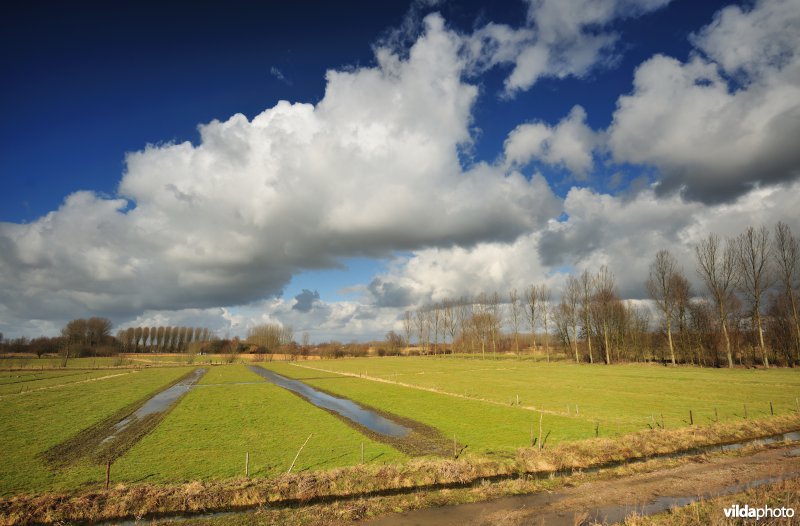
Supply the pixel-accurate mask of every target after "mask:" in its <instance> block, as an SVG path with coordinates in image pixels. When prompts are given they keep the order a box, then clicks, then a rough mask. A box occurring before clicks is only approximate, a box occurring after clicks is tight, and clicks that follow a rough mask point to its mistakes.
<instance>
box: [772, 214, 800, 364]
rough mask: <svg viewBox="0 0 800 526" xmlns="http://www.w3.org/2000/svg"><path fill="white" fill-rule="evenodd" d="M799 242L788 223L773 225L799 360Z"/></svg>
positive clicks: (777, 261) (779, 268)
mask: <svg viewBox="0 0 800 526" xmlns="http://www.w3.org/2000/svg"><path fill="white" fill-rule="evenodd" d="M799 245H800V243H798V240H797V238H796V237H795V236H793V235H792V231H791V230H790V229H789V225H787V224H786V223H784V222H779V223H778V224H777V225H775V240H774V250H773V254H774V255H775V262H776V264H777V265H776V266H777V268H778V278H779V279H780V282H781V285H783V291H784V294H785V295H786V298H787V300H788V301H789V308H790V311H791V313H792V321H793V322H794V331H793V332H794V336H795V351H796V352H797V359H798V360H800V318H799V317H798V314H797V294H796V293H795V291H796V290H797V288H798V286H800V283H799V282H800V246H799Z"/></svg>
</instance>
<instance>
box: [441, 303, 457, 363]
mask: <svg viewBox="0 0 800 526" xmlns="http://www.w3.org/2000/svg"><path fill="white" fill-rule="evenodd" d="M442 316H443V318H442V325H443V329H444V331H445V338H444V339H445V342H444V343H445V345H446V344H447V336H450V347H452V349H451V352H452V353H455V352H456V350H455V345H456V332H457V331H458V320H457V319H456V308H455V306H454V305H453V301H452V300H449V299H446V300H444V301H443V302H442Z"/></svg>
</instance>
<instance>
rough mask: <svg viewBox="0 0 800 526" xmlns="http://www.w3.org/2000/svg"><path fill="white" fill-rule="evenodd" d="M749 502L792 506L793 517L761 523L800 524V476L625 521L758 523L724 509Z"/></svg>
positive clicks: (654, 524)
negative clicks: (733, 516) (736, 517)
mask: <svg viewBox="0 0 800 526" xmlns="http://www.w3.org/2000/svg"><path fill="white" fill-rule="evenodd" d="M734 504H739V505H740V506H744V505H745V504H747V505H749V506H750V507H751V508H752V507H759V508H761V507H764V506H768V507H770V508H773V509H774V508H791V509H793V510H794V511H795V516H794V517H793V518H768V519H760V520H759V521H758V522H757V524H759V525H762V526H777V525H787V526H788V525H790V524H798V522H800V521H799V520H798V516H797V514H798V513H800V479H789V480H784V481H780V482H775V483H773V484H765V485H763V486H759V487H757V488H753V489H749V490H747V491H745V492H742V493H737V494H735V495H727V496H724V497H718V498H716V499H707V500H699V501H697V502H693V503H691V504H689V505H687V506H683V507H681V508H675V509H672V510H670V511H668V512H664V513H659V514H656V515H651V516H649V517H641V516H638V515H632V516H630V517H628V518H627V519H626V520H625V526H734V525H752V524H756V520H755V519H753V518H747V519H745V518H740V519H728V518H725V513H724V511H723V509H724V508H727V507H729V506H731V505H734Z"/></svg>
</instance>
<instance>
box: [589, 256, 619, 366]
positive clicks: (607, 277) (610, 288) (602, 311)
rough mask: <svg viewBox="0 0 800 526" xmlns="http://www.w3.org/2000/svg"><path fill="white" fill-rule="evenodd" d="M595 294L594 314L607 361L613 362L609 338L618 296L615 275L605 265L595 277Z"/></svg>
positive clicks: (593, 299) (593, 301)
mask: <svg viewBox="0 0 800 526" xmlns="http://www.w3.org/2000/svg"><path fill="white" fill-rule="evenodd" d="M594 284H595V286H594V294H593V295H592V306H593V315H594V316H595V317H596V322H597V323H598V325H599V327H600V332H601V333H602V335H603V350H604V351H605V355H606V356H605V358H606V363H607V364H610V363H611V342H610V339H609V330H610V326H609V325H610V323H611V321H612V316H613V315H614V312H613V309H614V308H615V307H616V305H615V304H616V303H618V301H619V300H618V298H617V295H616V293H615V292H614V275H613V274H612V273H611V271H610V270H608V267H606V266H605V265H603V266H602V267H600V271H599V272H598V273H597V276H595V279H594Z"/></svg>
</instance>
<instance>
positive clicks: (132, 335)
mask: <svg viewBox="0 0 800 526" xmlns="http://www.w3.org/2000/svg"><path fill="white" fill-rule="evenodd" d="M213 338H214V334H213V332H211V331H210V330H208V329H207V328H204V327H169V326H167V327H129V328H127V329H121V330H120V331H119V332H118V333H117V341H118V342H119V343H120V345H122V348H123V350H124V351H125V352H185V351H186V350H187V349H188V348H189V347H190V345H191V344H192V343H205V342H208V341H211V340H212V339H213Z"/></svg>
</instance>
